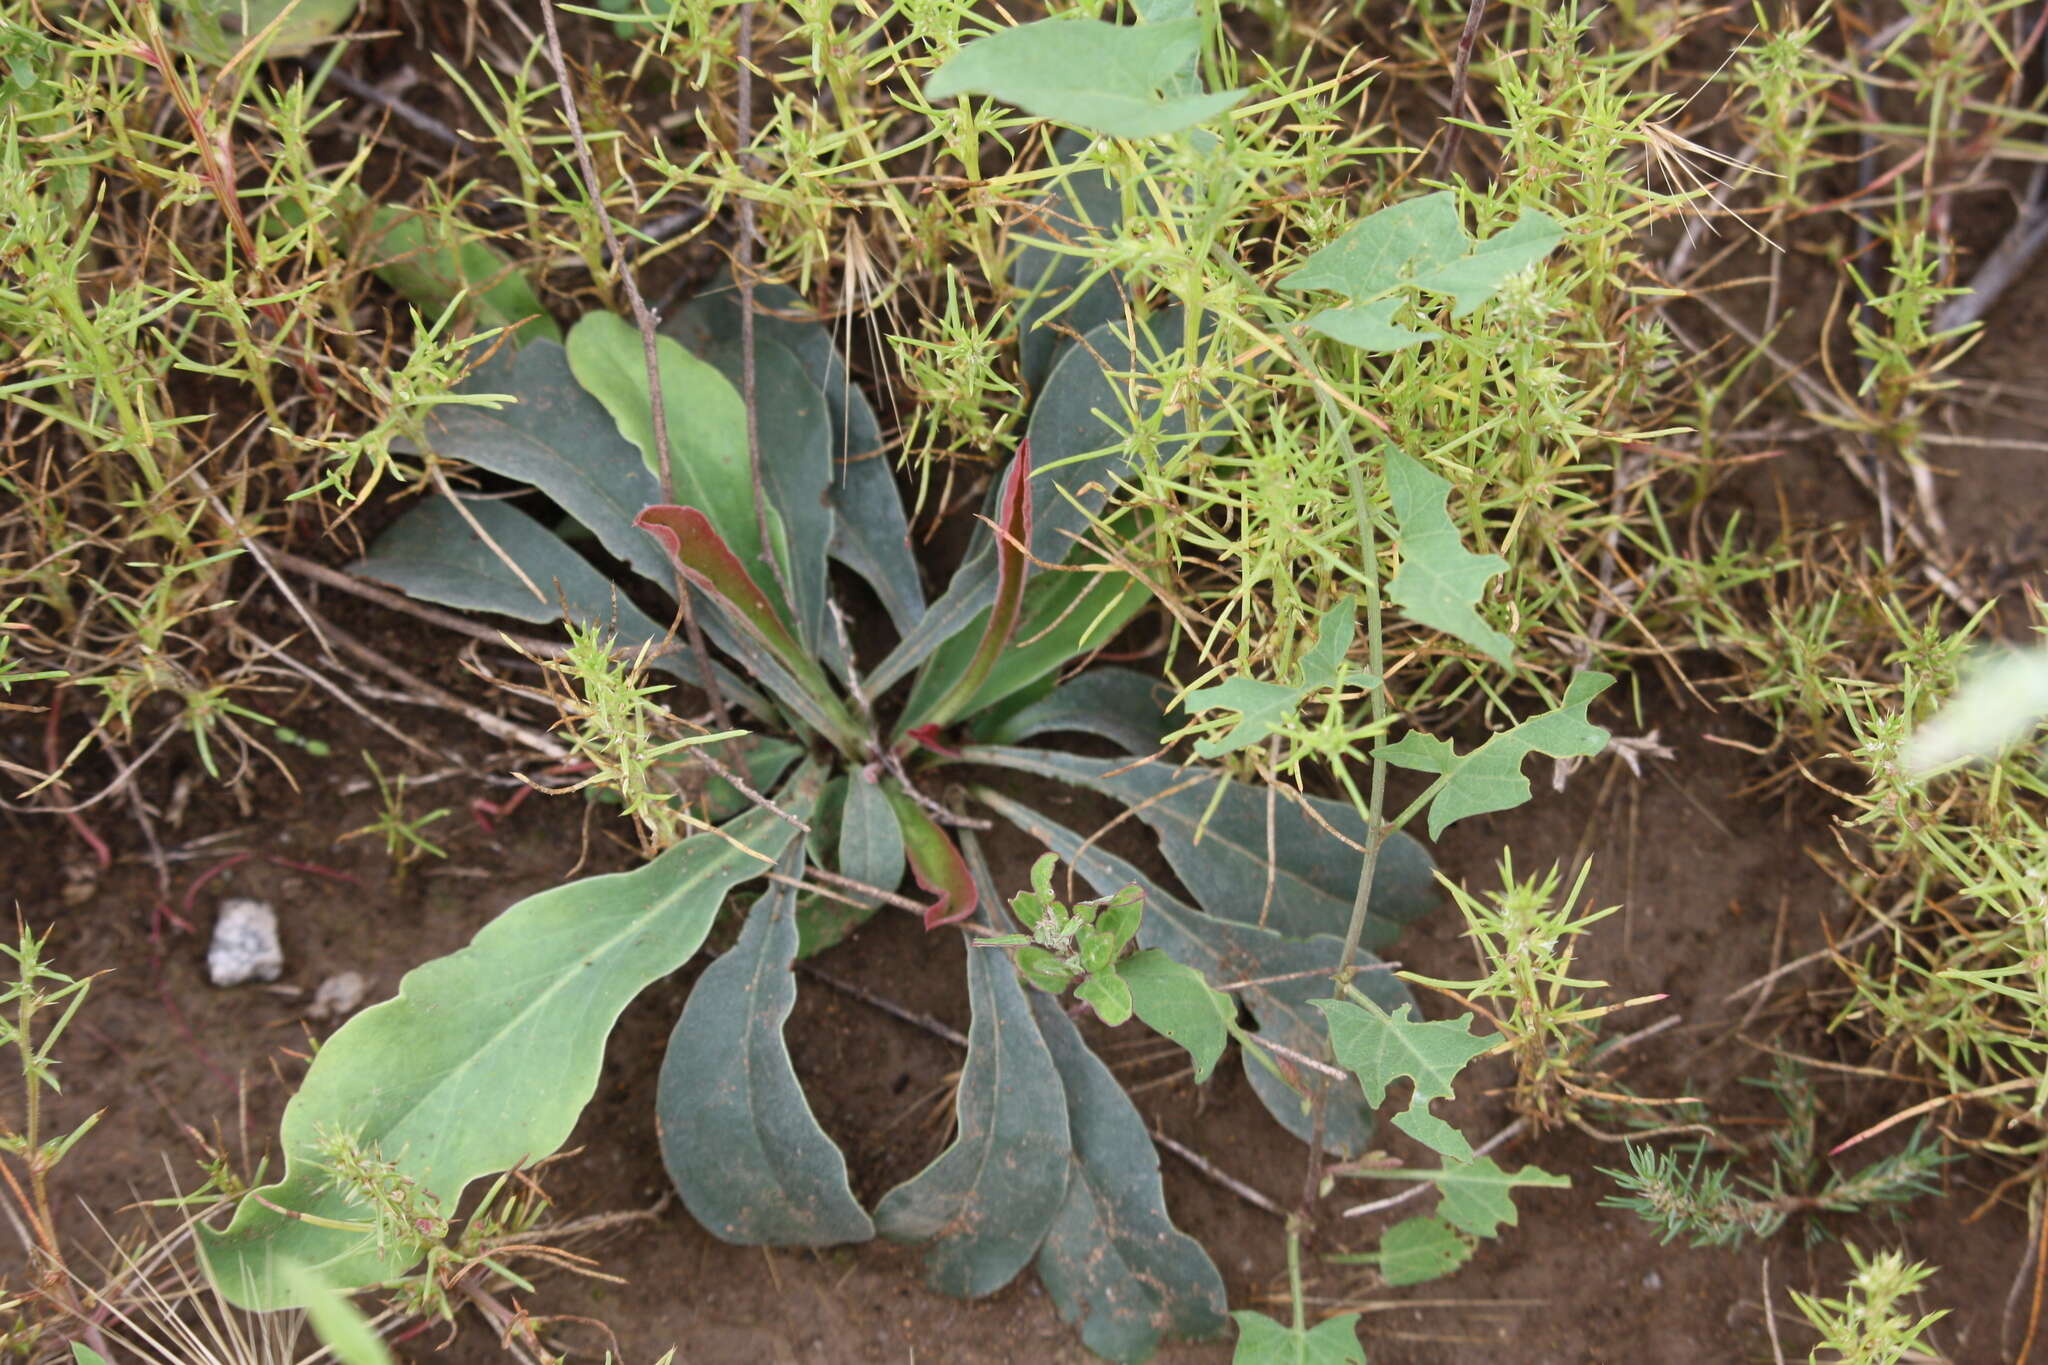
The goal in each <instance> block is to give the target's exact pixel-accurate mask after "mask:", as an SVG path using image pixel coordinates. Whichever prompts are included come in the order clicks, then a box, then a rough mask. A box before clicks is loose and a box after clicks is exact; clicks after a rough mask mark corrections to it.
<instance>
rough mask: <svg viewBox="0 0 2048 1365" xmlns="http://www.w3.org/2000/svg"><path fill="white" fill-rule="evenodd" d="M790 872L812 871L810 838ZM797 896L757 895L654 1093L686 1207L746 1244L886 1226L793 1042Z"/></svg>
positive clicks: (686, 1018) (697, 999)
mask: <svg viewBox="0 0 2048 1365" xmlns="http://www.w3.org/2000/svg"><path fill="white" fill-rule="evenodd" d="M781 871H782V873H783V874H784V875H785V876H788V877H790V878H792V879H794V878H795V877H796V876H797V875H798V874H799V873H801V872H802V871H803V849H802V847H801V846H800V845H792V846H791V848H790V849H789V850H788V851H787V852H785V853H784V854H783V855H782V863H781ZM796 898H797V892H796V888H794V887H792V886H790V885H788V884H786V883H778V884H776V885H775V886H774V887H773V888H772V889H771V890H770V891H769V892H768V894H767V895H765V896H763V897H761V899H760V900H758V901H756V902H754V908H753V909H752V910H751V911H749V912H748V914H747V923H746V927H745V928H744V929H742V930H741V931H740V938H739V942H738V943H735V944H734V945H733V946H732V949H731V951H729V952H727V953H726V954H725V956H723V957H721V958H719V959H718V961H716V962H714V963H712V964H711V965H710V966H709V967H707V968H706V969H705V971H704V975H703V976H701V977H699V978H698V980H697V986H696V989H695V990H693V991H691V992H690V1003H689V1004H687V1005H685V1006H684V1007H683V1013H682V1017H681V1018H680V1019H678V1020H676V1027H675V1031H674V1033H672V1034H671V1035H670V1036H669V1040H668V1053H667V1055H666V1056H665V1057H664V1058H663V1059H662V1064H661V1086H660V1090H659V1092H658V1095H657V1097H656V1099H655V1115H656V1120H657V1122H658V1124H659V1127H660V1132H661V1159H662V1164H663V1165H664V1166H666V1167H667V1168H668V1175H669V1179H670V1180H672V1181H674V1182H675V1187H676V1189H677V1191H678V1192H680V1193H681V1195H682V1196H683V1203H684V1205H685V1206H687V1207H688V1208H689V1210H690V1213H691V1214H692V1216H694V1217H695V1218H696V1220H697V1221H698V1222H700V1223H702V1224H703V1225H704V1226H705V1228H706V1229H707V1230H708V1231H709V1232H710V1233H711V1234H712V1235H713V1236H714V1237H717V1238H720V1239H721V1240H723V1241H727V1242H737V1243H740V1244H742V1245H746V1246H759V1245H768V1246H831V1245H834V1244H836V1243H839V1242H863V1241H866V1240H867V1239H868V1238H870V1237H872V1236H874V1235H875V1225H874V1224H873V1223H872V1222H870V1221H869V1219H868V1216H867V1213H866V1211H865V1210H863V1209H862V1208H861V1206H860V1204H859V1203H858V1201H856V1200H855V1199H854V1197H853V1190H852V1189H851V1188H850V1187H849V1186H848V1185H847V1183H846V1158H845V1157H843V1156H841V1155H840V1152H839V1148H838V1147H836V1146H835V1145H833V1142H832V1139H831V1138H829V1137H827V1136H826V1135H825V1131H824V1129H822V1128H820V1127H819V1126H818V1121H817V1119H816V1118H814V1117H812V1115H811V1107H810V1105H809V1104H808V1103H807V1102H806V1101H805V1099H804V1092H803V1087H802V1085H800V1084H799V1083H798V1081H797V1077H796V1068H795V1067H794V1066H792V1065H791V1064H790V1060H789V1049H788V1047H786V1046H785V1045H784V1043H783V1040H782V1028H783V1024H784V1023H785V1022H786V1021H787V1020H788V1018H789V1012H790V1010H791V1009H792V1008H794V1007H795V1005H796V977H795V975H794V974H792V972H791V971H790V963H791V962H792V961H794V960H795V957H796V947H797V925H796Z"/></svg>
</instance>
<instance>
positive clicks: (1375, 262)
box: [1287, 190, 1564, 350]
mask: <svg viewBox="0 0 2048 1365" xmlns="http://www.w3.org/2000/svg"><path fill="white" fill-rule="evenodd" d="M1563 239H1564V227H1563V225H1562V224H1560V223H1559V222H1558V221H1557V220H1556V219H1555V218H1552V217H1551V216H1550V215H1549V214H1547V213H1544V212H1543V211H1542V210H1541V209H1529V210H1526V211H1525V212H1524V213H1523V214H1522V216H1521V217H1520V218H1518V219H1516V220H1515V221H1514V222H1513V223H1511V224H1510V225H1509V226H1508V227H1506V228H1504V229H1503V230H1501V231H1500V232H1498V233H1495V234H1494V235H1493V236H1492V237H1489V238H1487V239H1486V240H1485V241H1483V242H1480V241H1474V240H1473V239H1472V238H1471V237H1470V236H1468V235H1467V234H1466V232H1465V225H1464V223H1463V222H1462V221H1460V219H1459V217H1458V197H1457V193H1456V192H1455V191H1453V190H1440V191H1438V192H1437V193H1435V194H1425V195H1422V196H1420V197H1418V198H1415V199H1407V200H1403V201H1402V202H1401V203H1398V204H1390V205H1388V206H1387V207H1386V208H1383V209H1381V210H1379V211H1378V212H1377V213H1373V214H1370V215H1368V216H1367V217H1365V218H1362V219H1360V220H1359V221H1358V222H1356V223H1353V224H1352V225H1351V226H1350V227H1349V228H1347V229H1345V231H1344V233H1343V235H1341V236H1340V237H1338V238H1337V240H1336V241H1334V242H1331V243H1330V244H1329V245H1327V246H1325V247H1323V248H1321V249H1320V250H1318V251H1315V252H1313V253H1311V254H1310V255H1309V256H1308V258H1307V259H1306V260H1304V261H1303V262H1302V263H1301V264H1300V265H1299V266H1298V267H1296V268H1295V270H1294V271H1293V273H1291V274H1290V275H1288V277H1287V287H1288V288H1290V289H1297V290H1310V289H1328V290H1331V291H1333V292H1335V293H1338V294H1342V295H1344V296H1345V297H1346V298H1348V299H1350V300H1351V301H1352V303H1353V304H1357V305H1367V304H1377V306H1374V307H1371V308H1353V309H1344V310H1338V311H1339V312H1340V313H1343V314H1350V315H1351V316H1349V317H1340V318H1339V319H1338V320H1337V321H1336V322H1335V324H1334V325H1335V327H1336V330H1335V331H1331V332H1329V334H1330V335H1333V336H1336V337H1337V339H1338V340H1340V341H1351V340H1352V338H1351V337H1348V336H1344V335H1341V334H1340V333H1342V332H1343V331H1346V330H1352V329H1356V331H1357V333H1358V335H1359V341H1358V342H1357V343H1354V344H1366V345H1367V349H1371V350H1382V349H1385V350H1398V349H1405V348H1406V347H1408V346H1412V345H1414V344H1415V342H1416V341H1417V340H1421V339H1424V336H1423V334H1417V333H1409V332H1406V330H1405V329H1401V328H1394V327H1393V316H1394V312H1395V305H1393V304H1390V303H1386V302H1384V300H1385V296H1387V295H1389V294H1393V293H1395V292H1396V291H1398V290H1405V289H1425V290H1428V291H1430V292H1432V293H1437V294H1448V295H1450V296H1451V299H1452V308H1451V312H1452V316H1454V317H1463V316H1465V315H1466V314H1468V313H1470V312H1471V311H1472V310H1473V309H1475V308H1477V307H1478V306H1479V305H1480V304H1482V303H1484V302H1485V301H1486V300H1487V299H1489V298H1491V297H1492V296H1493V295H1494V294H1495V293H1496V292H1498V290H1499V289H1500V287H1501V285H1502V284H1504V283H1506V282H1507V279H1508V277H1509V276H1511V275H1514V274H1515V273H1516V272H1518V271H1522V270H1526V269H1528V268H1529V267H1530V266H1533V265H1535V264H1536V263H1538V262H1539V261H1541V260H1542V259H1543V258H1544V257H1545V256H1548V255H1549V254H1550V253H1551V251H1552V250H1554V249H1555V248H1556V246H1557V244H1558V243H1559V242H1560V241H1562V240H1563ZM1318 316H1319V317H1321V318H1324V319H1327V318H1328V317H1329V315H1328V314H1322V315H1318ZM1310 325H1312V326H1313V325H1315V324H1314V320H1311V324H1310ZM1379 328H1390V329H1392V331H1393V332H1397V333H1401V334H1402V335H1400V336H1395V337H1389V338H1387V339H1388V340H1391V341H1393V342H1394V344H1392V345H1375V344H1370V343H1372V342H1374V341H1375V340H1377V339H1378V338H1376V336H1375V332H1376V331H1377V329H1379ZM1318 330H1325V329H1323V328H1319V329H1318ZM1429 335H1434V333H1431V334H1429ZM1411 338H1412V339H1411Z"/></svg>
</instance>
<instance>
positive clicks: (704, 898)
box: [199, 811, 796, 1309]
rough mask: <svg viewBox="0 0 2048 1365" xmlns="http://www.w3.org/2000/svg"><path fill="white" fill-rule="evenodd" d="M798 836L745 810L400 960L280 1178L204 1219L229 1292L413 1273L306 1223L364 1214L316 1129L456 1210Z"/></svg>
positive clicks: (336, 1051) (578, 1093)
mask: <svg viewBox="0 0 2048 1365" xmlns="http://www.w3.org/2000/svg"><path fill="white" fill-rule="evenodd" d="M795 835H796V831H795V829H794V828H793V827H792V826H790V825H787V824H785V823H783V821H782V820H781V819H780V818H779V817H778V816H776V815H775V814H773V813H772V812H769V811H753V812H750V813H749V814H747V815H743V816H741V817H740V818H739V819H738V820H736V821H734V822H733V823H732V824H731V825H729V826H727V827H726V829H725V830H723V831H718V832H713V833H706V834H700V835H696V836H693V837H691V838H689V839H685V840H684V841H683V842H682V843H679V844H677V845H676V846H675V847H674V848H672V849H670V850H669V851H668V852H666V853H664V854H662V855H661V856H660V857H659V858H657V859H655V860H654V861H653V862H651V863H649V864H647V865H646V866H645V867H642V868H638V869H636V870H635V871H632V872H622V873H613V874H610V875H607V876H602V877H589V878H585V879H584V880H582V881H577V882H571V883H569V884H568V885H566V886H558V887H554V888H552V889H550V890H547V891H543V892H541V893H540V894H538V895H534V896H529V897H527V898H526V899H525V900H523V901H520V902H519V903H518V904H516V905H514V906H513V907H512V908H510V909H509V910H507V911H505V912H504V913H503V914H501V915H499V916H498V917H497V918H496V919H495V920H493V921H491V923H489V924H487V925H485V926H484V928H483V929H482V930H480V931H479V932H478V933H477V935H476V937H475V939H473V940H472V941H471V942H470V944H469V946H468V947H465V948H462V949H460V950H459V951H457V952H455V953H452V954H450V955H448V956H447V957H444V958H440V959H438V960H436V961H433V962H429V963H426V964H425V965H423V966H420V967H416V968H414V969H413V970H412V971H410V972H408V973H406V975H405V978H404V980H402V981H401V982H400V983H399V992H398V995H397V997H396V998H395V999H392V1000H388V1001H385V1002H384V1003H383V1004H381V1005H376V1006H373V1007H371V1008H370V1009H367V1010H365V1011H363V1012H362V1013H361V1014H358V1015H356V1016H355V1017H354V1018H353V1019H351V1020H349V1021H348V1022H347V1023H346V1024H344V1025H342V1027H341V1028H340V1029H339V1030H338V1031H337V1032H336V1033H335V1034H334V1036H333V1037H331V1038H329V1039H328V1040H327V1042H326V1043H325V1044H324V1045H323V1046H322V1047H321V1049H320V1051H319V1053H318V1055H316V1056H315V1057H314V1059H313V1064H312V1066H311V1067H310V1068H309V1069H308V1070H307V1072H306V1078H305V1080H304V1081H303V1082H302V1083H301V1084H300V1087H299V1091H298V1093H297V1094H296V1095H294V1096H293V1097H292V1099H291V1102H290V1103H289V1104H288V1105H287V1106H286V1107H285V1114H284V1123H283V1131H282V1135H281V1145H282V1147H283V1150H284V1176H283V1178H282V1179H280V1180H278V1181H276V1182H274V1183H272V1184H270V1185H266V1186H264V1187H263V1188H262V1189H260V1190H256V1191H254V1192H253V1193H251V1194H250V1195H249V1196H247V1197H246V1198H244V1199H243V1201H242V1203H241V1204H240V1205H239V1206H238V1207H237V1208H236V1210H235V1214H234V1218H233V1219H232V1221H231V1222H230V1223H229V1224H228V1226H227V1227H226V1228H225V1229H223V1230H218V1231H217V1230H214V1229H211V1228H203V1229H201V1232H200V1243H199V1244H200V1252H201V1255H202V1256H203V1257H204V1259H205V1262H206V1267H207V1271H208V1273H209V1274H210V1275H211V1276H212V1278H213V1281H214V1283H215V1285H216V1286H217V1287H218V1288H219V1289H220V1291H221V1293H222V1295H223V1296H225V1297H226V1298H227V1299H228V1300H229V1301H230V1302H232V1303H235V1304H237V1305H239V1306H241V1307H244V1308H250V1309H270V1308H280V1307H287V1306H290V1305H292V1304H293V1303H294V1302H295V1301H296V1296H295V1294H294V1292H293V1291H292V1289H291V1287H290V1286H289V1285H288V1284H286V1283H285V1282H284V1281H283V1279H282V1277H281V1273H280V1271H281V1268H282V1267H283V1266H285V1265H287V1264H296V1265H298V1266H301V1267H304V1268H306V1269H307V1270H309V1271H311V1272H313V1273H314V1274H316V1275H317V1276H318V1277H319V1278H321V1279H322V1280H324V1281H325V1282H326V1283H329V1284H334V1285H340V1286H344V1287H355V1286H360V1285H367V1284H374V1283H378V1282H380V1281H383V1280H389V1279H393V1278H395V1277H397V1276H399V1275H401V1274H403V1273H404V1272H405V1271H406V1270H407V1269H408V1268H409V1262H410V1254H409V1253H400V1252H399V1251H397V1250H396V1249H394V1248H391V1247H385V1246H380V1245H379V1244H378V1243H377V1240H376V1238H375V1236H374V1234H373V1233H371V1232H370V1231H368V1230H367V1229H366V1230H365V1231H363V1232H347V1231H342V1230H340V1229H339V1228H335V1227H330V1226H323V1225H322V1224H320V1223H316V1222H311V1221H307V1219H308V1218H309V1217H311V1218H320V1219H325V1220H333V1221H340V1222H344V1223H348V1222H357V1221H360V1220H361V1219H362V1218H363V1217H364V1213H363V1211H362V1210H361V1209H359V1208H357V1207H356V1206H355V1205H353V1204H352V1203H350V1202H349V1200H348V1198H347V1195H346V1194H345V1193H344V1192H342V1191H338V1190H336V1189H335V1188H334V1187H333V1186H332V1185H331V1184H330V1182H329V1180H328V1176H327V1172H326V1171H325V1170H323V1169H322V1167H321V1165H320V1161H319V1157H318V1155H317V1153H318V1152H319V1150H320V1148H321V1146H322V1144H323V1143H324V1142H327V1141H329V1140H331V1139H332V1138H334V1137H336V1136H338V1135H345V1136H347V1137H350V1138H353V1139H354V1141H355V1142H356V1143H357V1144H359V1146H360V1147H361V1149H362V1150H363V1151H364V1153H365V1154H366V1155H368V1156H370V1157H372V1158H374V1159H378V1160H382V1161H384V1162H388V1163H390V1164H391V1165H392V1166H393V1167H395V1169H396V1171H397V1172H398V1173H399V1174H400V1175H402V1176H404V1177H405V1178H407V1179H408V1180H410V1181H411V1182H413V1185H414V1187H415V1189H416V1190H417V1191H418V1193H419V1194H420V1195H421V1196H422V1197H424V1198H426V1199H428V1200H431V1201H432V1202H433V1203H434V1204H435V1206H437V1207H438V1208H439V1209H441V1210H442V1211H443V1212H444V1213H445V1214H452V1213H453V1212H454V1211H455V1207H456V1203H457V1201H458V1200H459V1199H460V1198H461V1195H462V1191H463V1190H464V1189H465V1188H467V1186H468V1185H469V1183H470V1182H471V1181H472V1180H475V1179H477V1178H478V1177H480V1176H483V1175H487V1174H490V1173H492V1172H494V1171H503V1170H509V1169H511V1168H512V1167H514V1166H518V1165H521V1164H526V1163H531V1162H534V1161H538V1160H539V1159H540V1158H542V1157H544V1156H547V1155H548V1154H549V1153H551V1152H553V1151H555V1150H556V1149H557V1148H559V1147H560V1146H561V1145H562V1143H563V1142H565V1141H566V1140H567V1139H568V1136H569V1133H570V1130H571V1129H572V1128H574V1126H575V1123H576V1117H577V1115H578V1114H579V1113H580V1112H581V1111H582V1109H583V1106H584V1105H585V1104H586V1103H587V1102H588V1101H589V1099H590V1096H591V1094H592V1093H593V1092H594V1091H595V1090H596V1088H597V1078H598V1073H599V1068H600V1066H601V1064H602V1062H603V1057H604V1043H605V1038H606V1037H607V1036H608V1035H609V1034H610V1032H611V1029H612V1025H613V1023H614V1022H615V1021H616V1020H617V1019H618V1017H619V1014H620V1012H621V1011H622V1010H624V1009H625V1007H626V1005H627V1004H628V1003H629V1002H630V1001H631V1000H632V999H633V997H634V996H636V995H638V994H639V993H640V991H641V990H642V989H643V988H645V987H646V986H647V985H648V984H650V983H651V982H653V981H655V980H657V979H659V978H660V977H662V976H665V975H667V974H668V973H669V972H672V971H674V970H675V969H676V968H677V967H678V966H680V965H682V963H683V962H684V961H685V960H687V959H688V958H689V956H690V955H691V954H692V953H694V952H696V951H697V948H698V947H699V945H701V944H702V943H703V941H704V935H705V933H706V932H707V931H708V930H709V929H710V927H711V921H712V918H713V917H714V916H715V915H716V914H717V912H718V907H719V906H720V905H721V904H723V903H724V900H725V897H726V894H727V893H728V892H729V891H731V890H732V889H733V888H734V887H735V886H737V885H739V884H740V883H741V882H743V881H746V880H748V879H749V878H752V877H755V876H758V875H760V874H761V872H762V871H764V870H765V867H766V866H767V865H768V864H770V863H772V862H773V861H774V859H776V858H777V857H779V856H780V854H781V852H782V850H783V849H784V848H786V847H787V846H788V844H789V842H790V841H791V840H792V839H793V838H794V837H795Z"/></svg>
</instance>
